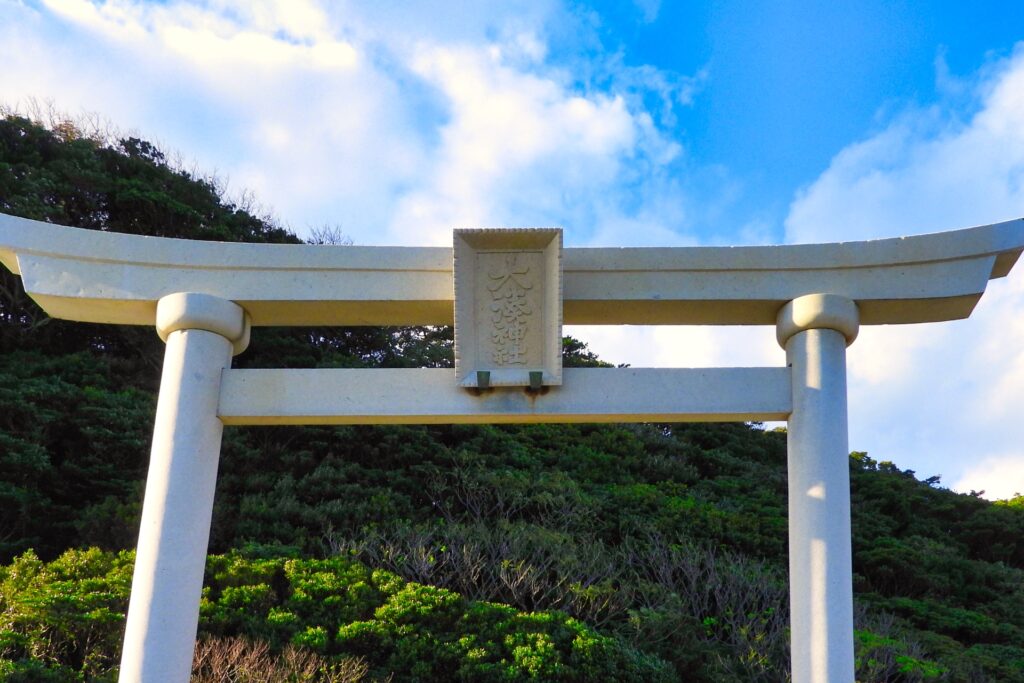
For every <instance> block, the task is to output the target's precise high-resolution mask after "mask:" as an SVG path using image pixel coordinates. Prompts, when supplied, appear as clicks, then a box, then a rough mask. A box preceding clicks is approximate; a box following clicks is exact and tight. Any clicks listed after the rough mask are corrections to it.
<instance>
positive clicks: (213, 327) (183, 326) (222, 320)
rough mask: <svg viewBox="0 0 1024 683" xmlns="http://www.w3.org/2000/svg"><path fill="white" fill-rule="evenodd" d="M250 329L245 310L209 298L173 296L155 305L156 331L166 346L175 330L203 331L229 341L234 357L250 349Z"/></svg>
mask: <svg viewBox="0 0 1024 683" xmlns="http://www.w3.org/2000/svg"><path fill="white" fill-rule="evenodd" d="M249 328H250V325H249V314H248V313H246V312H245V309H244V308H242V307H241V306H239V305H238V304H236V303H235V302H233V301H228V300H227V299H221V298H220V297H217V296H213V295H211V294H200V293H198V292H176V293H174V294H168V295H167V296H165V297H162V298H161V299H160V301H158V302H157V305H156V331H157V334H159V335H160V338H161V339H162V340H164V341H165V342H166V341H167V337H168V336H169V335H170V334H171V332H176V331H177V330H206V331H207V332H213V333H214V334H219V335H220V336H222V337H224V338H225V339H227V340H228V341H230V342H231V344H232V346H233V354H234V355H236V356H237V355H238V354H240V353H241V352H242V351H245V349H246V347H247V346H249Z"/></svg>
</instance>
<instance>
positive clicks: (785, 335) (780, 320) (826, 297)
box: [775, 294, 860, 348]
mask: <svg viewBox="0 0 1024 683" xmlns="http://www.w3.org/2000/svg"><path fill="white" fill-rule="evenodd" d="M813 329H826V330H835V331H836V332H839V333H841V334H842V335H843V336H844V337H846V345H847V346H849V345H850V344H852V343H853V340H854V339H856V338H857V332H858V331H859V330H860V313H859V312H858V310H857V304H856V303H854V302H853V301H851V300H850V299H847V298H846V297H845V296H839V295H837V294H805V295H804V296H800V297H797V298H796V299H793V300H792V301H790V302H789V303H787V304H786V305H785V306H783V307H782V308H781V309H780V310H779V314H778V316H777V317H776V319H775V337H776V339H778V340H779V346H781V347H782V348H786V342H788V341H789V339H790V337H792V336H793V335H795V334H797V333H798V332H803V331H805V330H813Z"/></svg>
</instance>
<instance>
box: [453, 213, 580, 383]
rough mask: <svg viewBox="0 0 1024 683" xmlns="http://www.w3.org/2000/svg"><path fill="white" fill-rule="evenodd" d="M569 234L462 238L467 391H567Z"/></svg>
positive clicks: (460, 298) (460, 344) (460, 357)
mask: <svg viewBox="0 0 1024 683" xmlns="http://www.w3.org/2000/svg"><path fill="white" fill-rule="evenodd" d="M560 247H561V233H560V231H558V230H553V229H535V230H457V231H456V234H455V354H456V359H455V360H456V371H457V372H456V375H457V376H458V377H459V383H460V384H461V385H463V386H469V387H474V386H479V385H480V384H481V381H480V377H479V376H478V374H477V373H479V372H484V373H487V374H486V382H485V383H484V386H495V387H497V386H530V385H531V382H530V373H531V372H533V373H534V374H536V373H537V372H541V373H542V377H543V384H548V385H552V384H560V383H561V318H562V315H561V258H560Z"/></svg>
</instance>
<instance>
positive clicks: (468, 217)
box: [0, 0, 695, 244]
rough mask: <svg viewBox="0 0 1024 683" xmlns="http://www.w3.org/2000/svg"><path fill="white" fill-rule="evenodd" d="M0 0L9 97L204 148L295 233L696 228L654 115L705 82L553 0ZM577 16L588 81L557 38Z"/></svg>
mask: <svg viewBox="0 0 1024 683" xmlns="http://www.w3.org/2000/svg"><path fill="white" fill-rule="evenodd" d="M655 11H656V10H655ZM0 13H2V14H0V20H2V19H7V21H3V22H0V23H3V24H5V25H6V27H7V28H0V57H2V58H3V61H4V63H5V69H4V70H3V71H2V72H0V92H3V94H4V97H5V98H9V99H13V100H15V101H16V100H18V99H19V98H27V97H32V96H35V97H47V98H54V99H55V100H56V101H57V103H58V105H59V106H64V107H68V108H70V109H72V110H74V109H86V110H97V111H101V112H103V113H104V114H106V115H108V116H110V117H111V118H113V119H114V120H117V121H120V122H122V123H123V124H124V125H126V126H129V127H133V128H137V129H139V130H142V131H144V134H147V135H151V136H155V137H157V138H158V139H160V140H161V141H165V142H167V143H169V144H170V145H172V146H174V147H177V148H180V149H183V150H187V151H188V152H189V153H193V151H194V153H195V155H196V156H197V158H198V162H199V164H200V165H201V166H205V167H215V168H216V169H217V170H218V171H219V172H220V173H222V174H225V175H227V176H228V177H229V178H230V181H231V184H232V185H233V186H234V187H236V188H238V187H246V188H249V189H252V190H253V191H255V193H256V194H257V195H258V196H259V197H260V198H261V199H262V200H263V201H264V202H266V203H267V204H269V205H271V206H272V207H274V208H275V209H276V210H277V212H278V213H279V215H281V216H282V217H283V218H284V219H285V220H286V221H287V222H289V223H290V224H291V225H292V226H293V227H294V228H295V229H296V230H298V231H300V232H301V231H302V230H304V229H305V228H306V227H307V226H310V225H321V224H324V223H331V224H337V225H340V227H341V229H342V230H343V231H345V232H347V233H349V234H351V235H352V237H353V238H354V239H355V240H356V241H357V242H362V243H380V242H382V241H386V242H392V243H412V244H417V243H419V244H422V243H434V244H436V243H442V242H447V241H448V240H449V239H450V233H449V231H450V229H451V228H452V227H455V226H466V225H512V224H516V225H522V224H533V225H564V226H565V227H566V228H567V229H568V235H567V237H568V241H569V242H575V243H586V242H591V241H593V240H603V241H606V242H610V243H621V242H625V243H631V244H639V243H649V244H657V243H666V242H667V243H679V242H680V241H684V240H692V237H691V236H689V235H688V234H687V231H688V225H687V217H688V211H687V198H686V196H685V193H684V192H683V191H682V190H681V188H680V187H679V185H678V184H677V183H676V182H674V181H673V176H674V174H676V173H678V170H679V164H680V163H681V159H682V156H681V154H680V152H681V149H680V147H679V144H678V143H677V142H675V141H674V140H672V139H671V138H670V137H669V136H667V135H666V134H665V133H664V132H663V131H662V129H661V127H660V126H661V124H660V123H659V122H660V121H664V120H665V119H664V117H665V116H667V115H670V112H671V108H672V107H673V106H685V104H686V102H687V98H688V97H689V94H688V92H689V90H688V89H689V88H691V86H692V82H691V80H689V79H687V78H683V77H680V76H678V75H675V74H667V73H663V72H659V71H658V70H657V69H653V68H650V67H647V68H643V69H640V68H637V67H626V66H625V65H624V64H622V61H621V59H618V58H617V56H616V55H615V54H614V53H606V52H604V49H603V47H602V46H601V44H600V41H599V40H598V39H597V37H596V32H595V31H594V30H593V28H592V27H591V26H590V24H589V23H588V22H589V19H588V17H586V16H585V15H576V14H574V13H573V12H572V11H571V10H569V9H567V8H565V7H563V6H561V5H560V4H558V3H553V2H552V3H525V4H523V5H521V6H519V5H515V4H505V3H495V4H493V5H491V4H488V3H482V4H481V6H480V7H476V8H474V9H470V10H467V11H465V12H463V11H461V10H460V11H459V12H458V13H453V12H451V10H450V8H449V7H448V6H447V5H445V4H444V3H436V4H433V5H429V4H428V5H421V6H419V7H418V8H416V9H410V10H409V11H407V12H406V11H402V12H399V11H398V10H397V9H394V8H391V9H389V8H388V7H386V6H380V7H376V6H362V5H357V4H354V3H353V4H333V3H327V2H316V1H313V0H301V1H298V0H296V1H291V0H290V1H289V2H283V1H278V2H266V3H248V2H241V1H234V0H210V1H209V2H202V1H200V0H194V1H193V0H176V1H174V2H170V3H166V4H150V3H142V2H137V1H132V0H106V1H103V2H92V1H90V0H43V1H42V4H41V5H39V6H38V8H32V7H28V6H24V5H11V4H7V5H0ZM5 15H6V16H5ZM26 27H28V30H26ZM574 29H575V30H576V31H577V35H576V36H575V37H573V38H571V40H574V41H577V42H578V45H579V46H580V47H581V49H583V46H585V50H584V51H585V52H586V55H587V60H588V64H589V73H590V74H591V75H592V76H593V78H587V79H583V80H580V79H579V78H577V77H576V76H575V75H571V74H575V71H573V70H572V69H569V68H567V64H568V63H569V61H571V60H572V59H577V58H579V55H576V56H571V55H570V56H567V54H569V53H566V51H565V50H564V49H560V50H557V51H552V50H551V49H550V47H551V41H552V40H553V39H554V38H558V39H566V37H567V36H572V32H573V30H574ZM54 46H56V47H54ZM553 52H558V53H559V54H558V55H553V54H552V53H553ZM567 60H568V61H567ZM598 76H599V77H598ZM694 82H695V81H694ZM595 84H600V85H595ZM645 102H651V103H652V104H651V105H650V106H648V105H647V104H645Z"/></svg>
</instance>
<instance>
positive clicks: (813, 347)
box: [776, 294, 859, 683]
mask: <svg viewBox="0 0 1024 683" xmlns="http://www.w3.org/2000/svg"><path fill="white" fill-rule="evenodd" d="M858 327H859V315H858V312H857V305H856V304H855V303H854V302H853V301H850V300H849V299H846V298H845V297H841V296H836V295H833V294H810V295H806V296H801V297H799V298H797V299H794V300H793V301H790V302H789V303H788V304H786V305H785V306H783V308H782V310H780V311H779V314H778V318H777V328H776V332H777V337H778V340H779V344H780V345H782V347H783V348H784V349H786V359H787V363H788V364H789V367H790V369H791V373H792V378H793V412H792V413H791V414H790V416H789V430H788V431H789V439H788V441H789V446H788V450H789V456H788V460H789V585H790V589H789V590H790V599H789V600H790V626H791V630H790V633H791V656H792V667H793V679H792V680H793V683H853V681H854V659H853V567H852V550H851V540H850V471H849V461H848V458H849V447H848V443H847V439H848V436H847V421H846V347H847V346H848V345H849V344H851V343H852V342H853V340H854V339H855V338H856V336H857V331H858Z"/></svg>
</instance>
